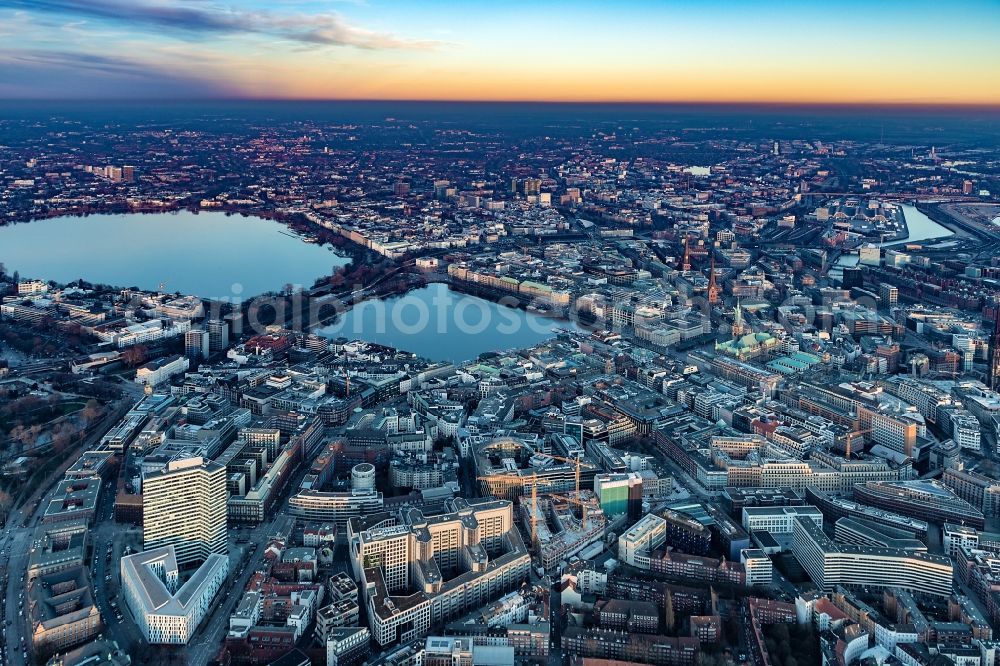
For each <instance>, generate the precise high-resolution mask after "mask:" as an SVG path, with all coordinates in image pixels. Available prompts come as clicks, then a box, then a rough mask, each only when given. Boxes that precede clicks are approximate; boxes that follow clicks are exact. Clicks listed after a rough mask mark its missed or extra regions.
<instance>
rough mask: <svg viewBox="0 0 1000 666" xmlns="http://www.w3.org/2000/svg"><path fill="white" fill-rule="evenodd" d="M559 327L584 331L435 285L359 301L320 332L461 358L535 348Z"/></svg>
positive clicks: (445, 358)
mask: <svg viewBox="0 0 1000 666" xmlns="http://www.w3.org/2000/svg"><path fill="white" fill-rule="evenodd" d="M560 328H564V329H571V330H579V329H578V327H577V326H576V325H575V324H573V323H571V322H568V321H563V320H560V319H553V318H550V317H544V316H542V315H539V314H535V313H532V312H526V311H524V310H519V309H517V308H510V307H506V306H503V305H498V304H497V303H493V302H492V301H487V300H484V299H482V298H478V297H476V296H469V295H467V294H462V293H460V292H455V291H452V290H451V289H449V288H448V286H447V285H444V284H430V285H427V286H426V287H421V288H420V289H415V290H413V291H410V292H408V293H406V294H403V295H402V296H396V297H393V298H387V299H383V300H370V301H365V302H363V303H360V304H358V305H357V306H355V307H354V308H352V309H351V310H349V311H347V312H346V313H344V314H343V315H342V316H341V318H340V319H338V320H337V322H336V323H334V324H331V325H330V326H325V327H323V328H320V329H317V330H316V333H318V334H319V335H323V336H326V337H330V338H338V337H345V338H348V339H357V340H367V341H368V342H375V343H378V344H382V345H387V346H389V347H395V348H396V349H402V350H404V351H408V352H413V353H414V354H417V355H418V356H423V357H424V358H428V359H431V360H434V361H456V362H458V361H468V360H472V359H475V358H476V357H478V356H479V355H480V354H482V353H484V352H489V351H505V350H508V349H517V348H521V347H531V346H532V345H536V344H538V343H540V342H544V341H545V340H548V339H550V338H553V337H555V335H556V332H557V329H560Z"/></svg>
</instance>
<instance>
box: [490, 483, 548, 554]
mask: <svg viewBox="0 0 1000 666" xmlns="http://www.w3.org/2000/svg"><path fill="white" fill-rule="evenodd" d="M476 478H477V479H479V480H480V481H487V482H488V481H500V482H502V483H503V484H505V485H508V486H520V487H521V491H522V493H523V491H524V487H525V486H526V485H528V484H530V485H531V544H532V545H535V544H536V543H537V542H538V528H537V527H536V526H535V516H537V515H538V485H539V484H545V485H549V484H551V483H552V480H551V479H545V478H540V477H539V476H538V473H537V472H532V473H531V474H530V475H529V476H514V475H513V474H484V475H482V476H477V477H476Z"/></svg>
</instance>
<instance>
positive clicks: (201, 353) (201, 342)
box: [184, 328, 211, 359]
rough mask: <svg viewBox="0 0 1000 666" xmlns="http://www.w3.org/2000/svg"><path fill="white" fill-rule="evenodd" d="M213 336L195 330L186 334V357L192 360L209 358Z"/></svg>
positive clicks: (198, 329) (206, 332) (200, 330)
mask: <svg viewBox="0 0 1000 666" xmlns="http://www.w3.org/2000/svg"><path fill="white" fill-rule="evenodd" d="M210 351H211V335H209V333H208V331H204V330H202V329H200V328H193V329H191V330H190V331H188V332H186V333H185V334H184V355H185V356H187V357H188V358H190V359H199V358H208V355H209V353H210Z"/></svg>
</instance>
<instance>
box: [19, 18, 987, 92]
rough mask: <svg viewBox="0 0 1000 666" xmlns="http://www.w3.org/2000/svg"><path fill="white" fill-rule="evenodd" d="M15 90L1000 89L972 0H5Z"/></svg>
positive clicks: (983, 20) (983, 27)
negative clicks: (605, 1)
mask: <svg viewBox="0 0 1000 666" xmlns="http://www.w3.org/2000/svg"><path fill="white" fill-rule="evenodd" d="M0 26H3V27H0V37H3V42H4V45H3V46H0V63H2V65H3V66H2V67H0V98H6V99H48V100H73V99H111V98H115V99H118V98H121V99H167V100H171V99H206V98H212V99H322V100H343V99H372V100H392V99H405V100H477V101H478V100H481V101H547V102H548V101H551V102H699V103H700V102H716V103H720V102H721V103H744V102H756V103H799V104H803V103H804V104H891V105H911V104H913V105H987V106H995V105H998V104H1000V72H998V71H997V70H996V68H995V67H991V64H992V63H995V62H997V61H998V58H1000V44H998V42H997V40H995V39H993V38H992V35H995V34H996V33H997V29H998V28H1000V7H998V6H997V5H996V4H995V3H990V2H963V3H960V4H959V5H957V6H949V7H947V8H945V7H943V6H940V5H938V4H935V3H900V2H887V3H880V4H879V5H878V6H877V7H872V6H868V5H867V4H866V3H859V2H853V1H842V2H831V3H826V4H824V5H823V6H806V7H799V6H792V5H790V4H788V3H782V2H752V3H732V2H713V3H707V4H700V5H698V6H692V5H688V4H687V3H679V2H669V3H651V2H628V3H624V4H618V5H616V6H614V7H603V6H599V5H597V4H592V3H566V2H556V3H549V4H547V5H545V6H542V7H538V6H534V5H528V4H525V3H521V2H514V3H508V4H506V5H503V6H502V7H497V6H492V5H485V4H483V3H471V4H467V5H463V7H462V8H461V10H460V11H459V10H456V9H455V8H454V7H451V6H449V5H446V4H443V3H436V2H434V3H421V4H420V5H419V6H418V5H415V4H413V3H405V2H370V3H366V2H358V3H353V2H343V3H318V2H315V1H313V0H288V1H285V2H281V3H278V4H276V5H275V4H274V3H265V2H261V1H259V0H246V1H242V2H233V3H231V4H230V5H221V4H216V3H213V2H205V1H202V0H195V1H185V2H181V1H180V0H158V1H155V2H153V1H150V0H140V1H138V2H129V3H126V2H122V0H95V1H91V2H80V1H78V0H43V1H40V2H39V1H34V0H31V1H29V0H0Z"/></svg>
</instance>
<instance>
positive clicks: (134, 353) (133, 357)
mask: <svg viewBox="0 0 1000 666" xmlns="http://www.w3.org/2000/svg"><path fill="white" fill-rule="evenodd" d="M148 355H149V349H148V348H147V347H146V346H145V345H135V346H134V347H129V348H128V349H126V350H125V351H123V352H122V361H124V362H125V364H126V365H128V366H129V367H130V368H134V367H136V366H138V365H142V364H143V363H145V362H146V357H147V356H148Z"/></svg>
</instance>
